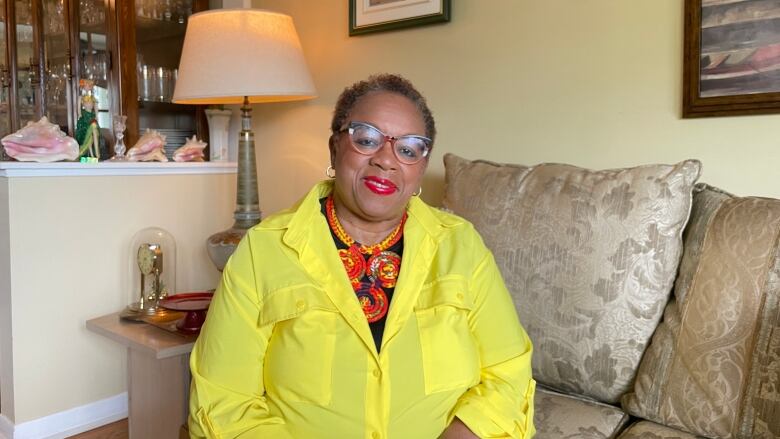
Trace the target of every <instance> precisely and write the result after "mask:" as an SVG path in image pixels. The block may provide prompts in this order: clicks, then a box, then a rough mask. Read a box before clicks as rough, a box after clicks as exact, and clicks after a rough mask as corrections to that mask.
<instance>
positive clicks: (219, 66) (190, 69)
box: [173, 9, 316, 271]
mask: <svg viewBox="0 0 780 439" xmlns="http://www.w3.org/2000/svg"><path fill="white" fill-rule="evenodd" d="M315 93H316V91H315V89H314V84H313V82H312V80H311V75H310V74H309V69H308V68H307V66H306V61H305V60H304V57H303V50H302V49H301V43H300V41H299V39H298V34H297V33H296V32H295V26H294V25H293V21H292V18H291V17H290V16H288V15H284V14H279V13H276V12H269V11H263V10H258V9H218V10H212V11H206V12H200V13H197V14H194V15H192V16H191V17H190V18H189V23H188V24H187V30H186V33H185V34H184V47H183V48H182V54H181V61H180V63H179V76H178V80H177V82H176V89H175V91H174V93H173V102H175V103H178V104H242V106H241V132H240V133H239V140H238V174H237V181H238V187H237V190H236V210H235V213H234V214H233V218H234V219H235V223H234V224H233V227H231V228H230V229H228V230H225V231H223V232H219V233H216V234H214V235H212V236H210V237H209V238H208V240H207V249H208V252H209V257H210V258H211V260H212V262H214V265H216V266H217V269H219V270H220V271H222V269H223V268H224V266H225V263H226V262H227V260H228V258H229V257H230V255H231V254H232V253H233V250H235V247H236V245H238V242H239V241H240V240H241V238H242V237H243V236H244V234H245V233H246V231H247V230H248V229H249V228H250V227H252V226H254V225H255V224H257V223H258V222H260V219H261V213H260V202H259V197H258V190H257V167H256V164H255V141H254V133H253V132H252V118H251V112H252V108H251V107H250V104H255V103H262V102H285V101H297V100H303V99H311V98H313V97H315Z"/></svg>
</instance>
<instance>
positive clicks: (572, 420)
mask: <svg viewBox="0 0 780 439" xmlns="http://www.w3.org/2000/svg"><path fill="white" fill-rule="evenodd" d="M627 421H628V415H627V414H626V413H624V412H623V411H622V410H620V409H619V408H617V407H614V406H611V405H607V404H602V403H599V402H595V401H587V400H584V399H579V398H575V397H572V396H566V395H562V394H560V393H556V392H553V391H550V390H547V389H544V388H542V387H537V388H536V395H535V396H534V426H536V436H534V439H561V438H594V439H595V438H612V437H615V436H617V433H618V432H619V431H620V430H621V429H622V428H623V425H625V423H626V422H627Z"/></svg>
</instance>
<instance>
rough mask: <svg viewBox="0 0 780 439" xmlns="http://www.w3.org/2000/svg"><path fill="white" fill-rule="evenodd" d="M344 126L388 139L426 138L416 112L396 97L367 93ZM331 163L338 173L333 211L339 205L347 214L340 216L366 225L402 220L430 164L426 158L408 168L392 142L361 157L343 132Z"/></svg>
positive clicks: (337, 140)
mask: <svg viewBox="0 0 780 439" xmlns="http://www.w3.org/2000/svg"><path fill="white" fill-rule="evenodd" d="M346 122H347V123H349V122H365V123H368V124H371V125H373V126H375V127H376V128H379V130H381V131H382V132H384V133H385V134H386V135H388V136H392V137H399V136H405V135H419V136H424V135H425V123H424V122H423V118H422V115H421V114H420V111H419V110H418V109H417V107H416V106H415V105H414V103H413V102H412V101H411V100H409V99H408V98H406V97H405V96H402V95H400V94H397V93H390V92H371V93H369V94H367V95H365V96H363V97H361V98H360V99H358V101H357V102H356V103H355V106H354V107H353V108H352V111H350V113H349V114H348V116H347V120H346ZM331 161H332V162H333V167H334V168H335V169H336V182H335V201H336V203H337V208H338V207H339V205H341V206H343V207H345V208H346V211H347V212H339V216H342V215H345V214H346V215H350V216H352V217H353V219H359V220H363V221H369V222H380V221H390V220H392V221H395V220H400V218H401V216H402V215H403V212H404V210H405V209H406V204H407V203H408V202H409V198H410V197H411V196H412V194H413V193H414V192H415V191H417V190H418V189H419V188H420V184H421V183H422V176H423V174H424V173H425V169H426V167H427V166H428V158H427V157H425V158H423V159H422V160H421V161H419V162H417V163H415V164H412V165H407V164H404V163H401V162H399V161H398V159H397V158H396V156H395V154H394V153H393V148H392V147H391V146H390V142H385V144H384V145H383V146H382V147H381V148H380V149H379V150H378V151H376V152H375V153H374V154H372V155H365V154H361V153H359V152H358V151H356V150H355V148H354V147H353V146H352V144H351V140H350V138H349V134H348V133H347V132H342V133H338V134H337V135H336V136H335V138H334V139H333V143H332V145H331ZM342 210H343V209H342ZM343 219H347V218H343Z"/></svg>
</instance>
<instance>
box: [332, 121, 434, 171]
mask: <svg viewBox="0 0 780 439" xmlns="http://www.w3.org/2000/svg"><path fill="white" fill-rule="evenodd" d="M345 131H346V132H348V133H349V138H350V140H351V141H352V142H351V143H352V146H353V147H354V148H355V150H356V151H357V152H359V153H361V154H364V155H372V154H375V153H376V152H377V151H379V150H380V149H381V148H382V146H384V144H385V143H386V142H390V146H391V147H392V148H393V153H394V154H395V158H397V159H398V161H399V162H401V163H404V164H407V165H413V164H415V163H417V162H419V161H420V160H422V159H423V158H425V157H427V156H428V153H429V152H430V151H431V143H432V140H431V139H429V138H427V137H423V136H414V135H408V136H401V137H393V136H388V135H387V134H385V133H383V132H382V131H380V130H379V128H377V127H375V126H373V125H370V124H367V123H365V122H350V123H348V124H347V125H346V126H345V127H344V128H342V129H341V130H339V132H340V133H343V132H345Z"/></svg>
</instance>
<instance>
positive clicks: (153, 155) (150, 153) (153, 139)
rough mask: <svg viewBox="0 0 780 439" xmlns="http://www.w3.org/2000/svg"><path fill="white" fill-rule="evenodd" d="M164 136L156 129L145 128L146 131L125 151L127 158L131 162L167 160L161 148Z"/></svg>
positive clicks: (163, 144) (163, 145) (163, 143)
mask: <svg viewBox="0 0 780 439" xmlns="http://www.w3.org/2000/svg"><path fill="white" fill-rule="evenodd" d="M164 147H165V136H164V135H162V134H160V132H159V131H157V130H152V129H149V128H147V129H146V132H145V133H144V135H143V136H141V138H140V139H138V142H136V143H135V145H134V146H133V147H132V148H130V150H129V151H127V159H128V160H130V161H131V162H151V161H158V162H167V161H168V157H166V156H165V153H164V152H163V148H164Z"/></svg>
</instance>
